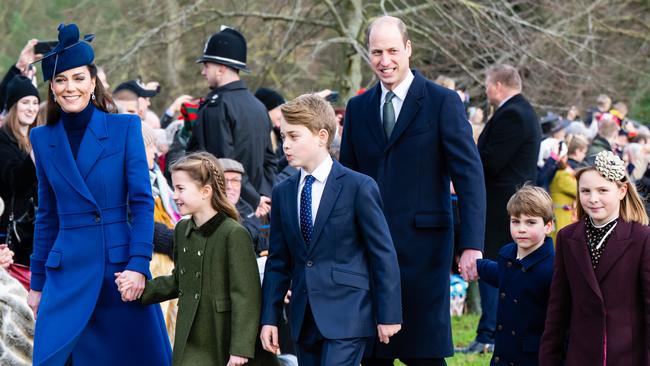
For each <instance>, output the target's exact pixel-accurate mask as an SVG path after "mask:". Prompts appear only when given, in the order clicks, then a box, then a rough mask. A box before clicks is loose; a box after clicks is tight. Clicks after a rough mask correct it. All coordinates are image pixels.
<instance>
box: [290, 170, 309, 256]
mask: <svg viewBox="0 0 650 366" xmlns="http://www.w3.org/2000/svg"><path fill="white" fill-rule="evenodd" d="M288 180H289V183H290V184H289V187H290V189H289V194H288V195H287V196H286V198H287V199H288V201H287V202H286V205H287V209H288V211H289V225H290V232H291V233H294V235H295V236H296V239H297V240H298V242H299V243H300V245H299V247H300V248H301V250H304V249H305V248H306V246H307V244H306V243H305V241H304V240H303V238H302V234H301V231H300V219H299V218H298V186H299V185H300V171H298V173H296V174H294V175H292V176H291V177H289V178H288Z"/></svg>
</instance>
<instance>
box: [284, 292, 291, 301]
mask: <svg viewBox="0 0 650 366" xmlns="http://www.w3.org/2000/svg"><path fill="white" fill-rule="evenodd" d="M289 302H291V290H288V291H287V294H286V295H284V303H285V304H288V303H289Z"/></svg>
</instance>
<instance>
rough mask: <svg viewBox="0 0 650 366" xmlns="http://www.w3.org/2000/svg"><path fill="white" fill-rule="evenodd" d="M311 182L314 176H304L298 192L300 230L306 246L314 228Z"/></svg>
mask: <svg viewBox="0 0 650 366" xmlns="http://www.w3.org/2000/svg"><path fill="white" fill-rule="evenodd" d="M313 183H314V176H313V175H308V176H306V177H305V185H304V186H303V187H302V192H300V232H301V233H302V238H303V239H304V240H305V244H307V246H309V242H310V241H311V232H312V231H313V229H314V225H313V224H312V221H311V186H312V184H313Z"/></svg>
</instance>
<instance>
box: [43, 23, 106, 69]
mask: <svg viewBox="0 0 650 366" xmlns="http://www.w3.org/2000/svg"><path fill="white" fill-rule="evenodd" d="M58 30H59V43H58V44H57V45H56V47H54V49H53V50H52V51H50V52H48V53H47V54H46V55H45V56H43V59H42V68H43V80H44V81H47V80H50V79H52V78H54V75H56V74H58V73H61V72H63V71H66V70H70V69H74V68H75V67H79V66H84V65H90V64H91V63H92V62H93V60H94V59H95V52H94V51H93V47H92V46H91V45H90V42H91V41H92V40H93V39H94V38H95V35H94V34H87V35H85V36H84V37H83V39H79V27H77V25H76V24H74V23H70V24H68V25H65V24H63V23H61V24H60V25H59V28H58Z"/></svg>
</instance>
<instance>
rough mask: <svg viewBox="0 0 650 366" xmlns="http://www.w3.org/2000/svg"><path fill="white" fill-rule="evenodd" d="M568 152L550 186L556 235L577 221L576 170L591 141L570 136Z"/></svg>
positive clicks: (553, 234) (554, 232)
mask: <svg viewBox="0 0 650 366" xmlns="http://www.w3.org/2000/svg"><path fill="white" fill-rule="evenodd" d="M566 141H567V145H568V146H569V147H568V153H567V155H566V156H564V157H563V158H561V159H560V160H559V161H558V168H557V171H556V172H555V176H554V177H553V180H552V181H551V185H550V186H549V193H550V194H551V199H552V200H553V215H554V217H555V228H554V230H553V233H552V234H551V236H552V237H553V242H555V236H556V234H557V232H558V231H560V229H562V228H563V227H565V226H567V225H569V224H571V223H573V222H575V221H576V216H575V209H576V196H577V187H578V183H577V182H576V177H575V170H574V169H576V168H577V166H578V165H579V164H580V163H582V161H583V160H584V158H585V154H586V153H587V148H588V147H589V141H587V139H585V138H584V137H582V136H579V135H575V136H568V137H567V139H566Z"/></svg>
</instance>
